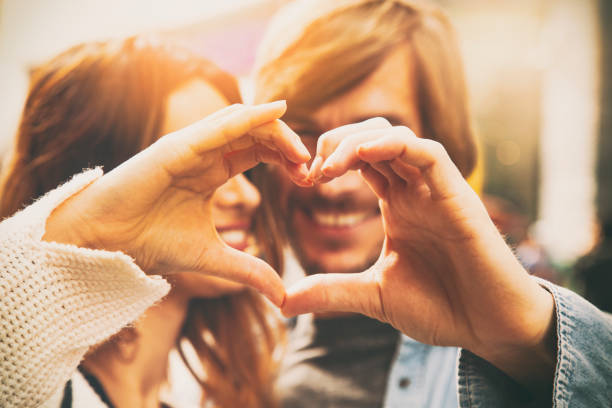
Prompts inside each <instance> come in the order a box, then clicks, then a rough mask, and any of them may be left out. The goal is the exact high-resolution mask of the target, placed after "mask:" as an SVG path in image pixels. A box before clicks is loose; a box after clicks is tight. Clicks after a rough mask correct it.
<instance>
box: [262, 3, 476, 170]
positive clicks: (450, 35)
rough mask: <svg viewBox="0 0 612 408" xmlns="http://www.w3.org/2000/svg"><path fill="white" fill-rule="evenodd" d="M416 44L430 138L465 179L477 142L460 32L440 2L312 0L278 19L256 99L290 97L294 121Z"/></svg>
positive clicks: (265, 50) (266, 46) (265, 44)
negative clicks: (394, 52) (404, 47)
mask: <svg viewBox="0 0 612 408" xmlns="http://www.w3.org/2000/svg"><path fill="white" fill-rule="evenodd" d="M402 43H409V44H410V46H411V47H412V48H413V54H414V58H415V67H416V72H415V76H416V78H415V80H416V84H417V95H418V96H417V97H418V108H419V113H420V118H421V122H422V131H423V135H422V136H423V137H426V138H429V139H433V140H436V141H438V142H440V143H442V144H443V145H444V147H445V148H446V150H447V151H448V153H449V155H450V157H451V158H452V159H453V161H454V163H455V164H456V165H457V167H458V168H459V170H460V171H461V173H462V174H463V176H464V177H466V178H467V177H468V176H469V175H470V174H471V173H472V171H473V170H474V168H475V166H476V162H477V155H478V154H477V143H476V137H475V133H474V130H473V127H472V123H471V119H470V110H469V104H468V97H467V90H466V84H465V79H464V72H463V67H462V61H461V56H460V52H459V47H458V44H457V40H456V35H455V32H454V29H453V27H452V26H451V24H450V22H449V20H448V18H447V17H446V16H445V15H444V13H442V11H440V10H439V9H438V8H437V7H433V6H431V5H429V4H427V3H424V2H417V1H407V0H338V1H333V2H331V1H328V0H304V1H297V2H294V3H292V4H290V5H289V6H287V7H286V8H285V9H284V10H283V11H281V12H280V13H279V15H277V17H276V18H275V20H274V21H273V22H272V23H271V25H270V28H269V30H268V32H267V35H266V36H265V37H264V39H263V41H262V44H261V47H260V50H259V55H258V59H257V63H256V77H255V80H256V95H255V99H256V102H265V101H271V100H276V99H286V100H287V103H288V111H287V114H286V116H285V118H287V119H291V118H292V117H298V118H299V117H303V116H306V115H308V114H312V112H314V111H315V109H316V108H317V107H319V106H321V105H323V104H324V103H325V102H327V101H330V100H331V99H333V98H335V97H337V96H339V95H341V94H343V93H344V92H346V91H348V90H350V89H351V88H353V87H354V86H356V85H357V84H359V83H361V82H362V81H363V80H364V79H365V78H367V77H368V76H369V75H370V74H371V73H372V72H374V71H375V69H376V68H377V67H378V66H379V65H380V64H381V63H382V61H383V60H384V59H385V57H386V56H387V55H389V53H390V52H391V51H392V50H393V49H394V48H396V47H397V46H398V45H399V44H402Z"/></svg>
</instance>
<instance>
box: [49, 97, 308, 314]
mask: <svg viewBox="0 0 612 408" xmlns="http://www.w3.org/2000/svg"><path fill="white" fill-rule="evenodd" d="M285 109H286V106H285V103H284V102H275V103H270V104H266V105H259V106H243V105H232V106H230V107H227V108H225V109H223V110H221V111H218V112H216V113H214V114H212V115H210V116H208V117H207V118H205V119H203V120H201V121H199V122H196V123H194V124H193V125H191V126H189V127H187V128H184V129H182V130H179V131H177V132H174V133H172V134H169V135H166V136H164V137H162V138H160V139H159V140H158V141H157V142H156V143H154V144H153V145H151V146H150V147H149V148H147V149H145V150H143V151H142V152H140V153H139V154H137V155H136V156H134V157H132V158H131V159H129V160H128V161H126V162H125V163H123V164H122V165H120V166H119V167H117V168H115V169H114V170H113V171H111V172H109V173H108V174H106V175H104V176H103V177H102V178H100V179H99V180H97V181H95V182H94V183H92V184H91V185H90V186H88V187H87V188H86V189H84V190H83V191H82V192H80V193H79V194H76V195H74V196H73V197H71V198H70V199H69V200H67V201H66V202H65V203H63V204H62V205H61V206H60V207H59V208H57V209H56V210H55V211H54V212H53V214H52V215H51V217H49V220H48V222H47V233H46V235H45V239H46V240H53V241H58V242H66V243H73V244H76V245H79V246H84V247H89V248H99V249H107V250H122V251H123V252H125V253H127V254H128V255H130V256H132V257H133V258H134V259H135V261H136V263H137V264H138V265H139V266H140V267H141V268H142V269H143V270H144V271H145V272H147V273H160V274H170V273H173V272H183V271H195V272H202V273H206V274H212V275H216V276H219V277H222V278H226V279H231V280H235V281H238V282H240V283H245V284H248V285H251V286H253V287H254V288H256V289H258V290H259V291H261V292H262V293H264V294H265V295H266V296H268V297H269V298H270V300H272V301H273V302H274V303H276V304H279V305H280V304H281V302H282V301H283V298H284V293H285V291H284V287H283V285H282V282H281V280H280V278H279V277H278V275H277V273H276V272H275V271H274V270H273V269H272V268H271V267H270V266H269V265H267V264H266V263H265V262H263V261H261V260H259V259H257V258H255V257H252V256H250V255H247V254H245V253H242V252H240V251H238V250H235V249H233V248H230V247H229V246H227V245H226V244H224V243H223V242H222V241H221V239H220V238H219V237H218V235H217V232H216V230H215V227H214V223H213V220H212V217H211V197H212V195H213V193H214V191H215V189H216V188H217V187H219V186H221V185H222V184H223V183H224V182H225V181H227V180H228V179H229V178H230V177H233V176H234V175H236V174H238V173H241V172H243V171H245V170H247V169H249V168H251V167H253V166H254V165H256V164H257V163H258V162H260V161H265V162H271V163H276V164H279V165H282V166H284V167H285V169H287V171H288V172H289V173H290V174H291V175H292V178H293V179H294V180H295V181H296V182H297V183H301V184H304V183H307V181H306V178H307V169H306V165H305V164H304V163H305V162H307V161H308V160H309V159H310V155H309V153H308V150H307V149H306V148H305V147H304V145H303V144H302V143H301V141H300V139H299V137H298V136H297V135H296V134H295V133H293V132H292V131H291V130H290V129H289V128H288V127H287V126H286V125H285V124H284V123H283V122H281V121H279V120H278V118H279V117H281V116H282V115H283V114H284V112H285Z"/></svg>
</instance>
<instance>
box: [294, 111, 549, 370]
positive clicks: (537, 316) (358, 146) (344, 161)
mask: <svg viewBox="0 0 612 408" xmlns="http://www.w3.org/2000/svg"><path fill="white" fill-rule="evenodd" d="M350 169H359V170H360V171H361V174H362V176H363V177H364V179H365V180H366V181H367V182H368V184H369V185H370V187H371V188H372V190H373V191H374V193H375V194H376V195H377V196H378V197H379V200H380V208H381V213H382V219H383V223H384V228H385V234H386V238H385V242H384V246H383V249H382V252H381V254H380V258H379V259H378V261H377V262H376V263H375V264H374V265H373V266H372V267H371V268H369V269H368V270H366V271H364V272H362V273H359V274H327V275H313V276H309V277H306V278H304V279H303V280H302V281H300V282H298V283H297V284H296V285H295V286H294V287H292V288H290V289H289V290H288V295H287V296H288V297H287V300H286V302H285V304H284V306H283V313H285V314H286V315H294V314H298V313H304V312H323V311H348V312H359V313H363V314H366V315H368V316H371V317H374V318H377V319H379V320H382V321H385V322H389V323H390V324H392V325H393V326H394V327H396V328H397V329H398V330H400V331H402V332H403V333H405V334H407V335H409V336H411V337H413V338H414V339H416V340H419V341H421V342H424V343H428V344H433V345H453V346H461V347H466V348H468V349H470V350H471V351H473V352H475V353H477V354H479V355H481V356H482V357H484V358H486V359H488V360H489V361H491V362H493V363H494V364H497V365H498V366H500V368H502V369H504V370H505V371H507V372H508V373H509V374H511V375H513V376H515V378H519V379H520V377H521V375H522V374H524V373H518V372H517V371H516V367H514V366H513V364H514V363H513V362H512V361H508V360H509V357H510V356H511V355H512V356H516V355H517V353H516V352H517V350H518V351H521V352H523V351H526V350H528V351H529V352H532V351H537V352H541V353H542V356H543V359H544V360H546V361H547V362H549V363H551V364H552V361H551V360H552V359H551V358H550V357H551V356H550V354H551V353H550V352H548V351H550V349H551V347H549V346H550V344H549V342H550V335H551V330H552V329H551V327H552V325H551V322H552V319H553V302H552V298H551V296H550V294H549V293H548V292H546V291H545V290H544V289H542V288H541V287H540V286H539V285H537V283H535V282H534V281H533V280H532V279H530V278H529V276H528V274H527V272H526V271H525V270H524V269H523V268H522V267H521V265H520V264H519V263H518V261H517V260H516V258H515V257H514V255H513V254H512V252H511V250H510V249H509V248H508V247H507V246H506V244H505V242H504V240H503V238H502V237H501V236H500V235H499V233H498V231H497V229H496V228H495V226H494V225H493V223H492V222H491V220H490V218H489V217H488V215H487V213H486V210H485V208H484V206H483V204H482V203H481V201H480V199H479V198H478V196H477V194H476V193H475V192H474V191H473V190H472V189H471V188H470V187H469V185H468V184H467V182H466V181H465V180H464V179H463V177H462V176H461V173H460V172H459V170H458V169H457V168H456V167H455V166H454V164H453V163H452V161H451V159H450V158H449V156H448V154H447V153H446V151H445V150H444V148H443V147H442V145H440V144H439V143H437V142H435V141H432V140H427V139H419V138H418V137H416V136H415V135H414V134H413V133H412V132H411V131H410V129H408V128H406V127H402V126H396V127H393V126H391V125H390V124H389V123H388V122H387V121H386V120H384V119H380V118H377V119H371V120H368V121H365V122H362V123H358V124H353V125H347V126H343V127H340V128H338V129H335V130H332V131H330V132H328V133H325V134H324V135H322V136H321V137H320V138H319V141H318V144H317V153H316V156H315V158H314V160H313V163H312V166H311V169H310V177H311V179H312V180H315V181H319V182H325V181H327V180H330V179H332V178H334V177H339V176H341V175H342V174H344V173H345V172H346V171H348V170H350ZM519 354H520V353H519ZM527 354H529V353H527ZM521 356H525V354H524V353H523V354H521ZM510 360H512V359H510ZM519 371H520V368H519Z"/></svg>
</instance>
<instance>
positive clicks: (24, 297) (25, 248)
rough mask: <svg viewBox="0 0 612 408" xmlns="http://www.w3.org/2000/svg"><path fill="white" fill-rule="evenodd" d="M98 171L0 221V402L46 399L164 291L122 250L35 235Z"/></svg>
mask: <svg viewBox="0 0 612 408" xmlns="http://www.w3.org/2000/svg"><path fill="white" fill-rule="evenodd" d="M100 175H101V172H88V173H85V174H83V175H80V176H79V177H78V178H77V179H75V180H73V181H72V182H69V183H67V184H66V185H64V186H62V187H60V188H59V189H57V190H54V191H53V192H51V193H50V194H48V195H47V196H45V197H44V198H42V199H41V200H39V201H37V202H36V203H35V204H33V205H31V206H30V207H28V208H26V209H25V210H23V211H22V212H21V213H18V214H16V215H15V216H13V217H11V218H9V219H7V220H5V221H4V222H2V223H1V224H0V288H1V289H2V290H3V291H5V292H3V293H4V295H3V296H0V317H1V320H2V322H3V326H4V329H3V331H2V334H1V335H0V336H1V337H2V341H1V343H2V344H4V345H7V347H0V351H2V354H1V355H0V372H1V373H2V380H3V381H2V383H1V384H0V400H1V401H3V406H7V407H11V406H37V405H39V404H40V403H41V402H43V401H45V400H46V399H48V398H49V397H50V396H51V395H52V394H54V393H55V392H57V390H58V389H60V388H61V387H63V386H64V384H65V382H66V381H67V380H68V378H69V377H70V375H71V374H72V372H73V371H74V370H75V369H76V367H77V365H78V363H79V362H80V360H81V358H82V356H83V355H84V354H85V352H87V350H88V348H89V347H90V346H92V345H94V344H95V343H98V342H100V341H102V340H104V339H105V338H107V337H108V336H110V335H112V334H113V333H115V332H117V331H118V330H120V329H121V328H122V327H123V326H125V325H126V324H128V323H129V322H131V321H134V320H135V319H136V318H137V317H138V316H139V315H140V314H141V313H142V312H143V311H144V310H145V309H146V308H148V307H149V306H150V305H151V304H152V303H154V302H155V301H157V300H158V299H160V298H161V297H162V296H164V295H165V293H167V291H168V289H169V286H168V284H167V283H166V282H165V281H163V280H162V279H159V278H150V277H147V276H146V275H145V274H144V273H143V272H142V271H141V270H140V269H139V268H138V267H137V266H136V265H135V264H134V263H133V262H132V260H131V259H129V257H127V256H125V255H123V254H121V253H112V252H106V251H91V250H87V249H82V248H78V247H76V246H73V245H64V244H59V243H56V242H45V241H43V240H41V237H42V236H43V234H44V232H45V224H46V220H47V218H48V216H49V214H50V213H51V212H52V211H53V209H54V208H55V207H57V205H59V204H60V203H62V202H64V200H66V199H67V198H68V197H70V196H72V195H73V194H75V193H77V192H78V191H80V190H81V189H82V188H83V186H85V185H87V184H88V183H90V182H91V181H93V180H95V179H96V178H97V177H99V176H100Z"/></svg>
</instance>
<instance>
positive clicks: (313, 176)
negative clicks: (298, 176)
mask: <svg viewBox="0 0 612 408" xmlns="http://www.w3.org/2000/svg"><path fill="white" fill-rule="evenodd" d="M322 162H323V158H322V157H321V156H317V157H315V158H314V160H313V161H312V164H311V165H310V173H309V174H308V178H310V180H312V181H317V180H318V179H319V178H321V176H320V175H319V174H317V173H318V171H319V167H320V166H321V163H322Z"/></svg>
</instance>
